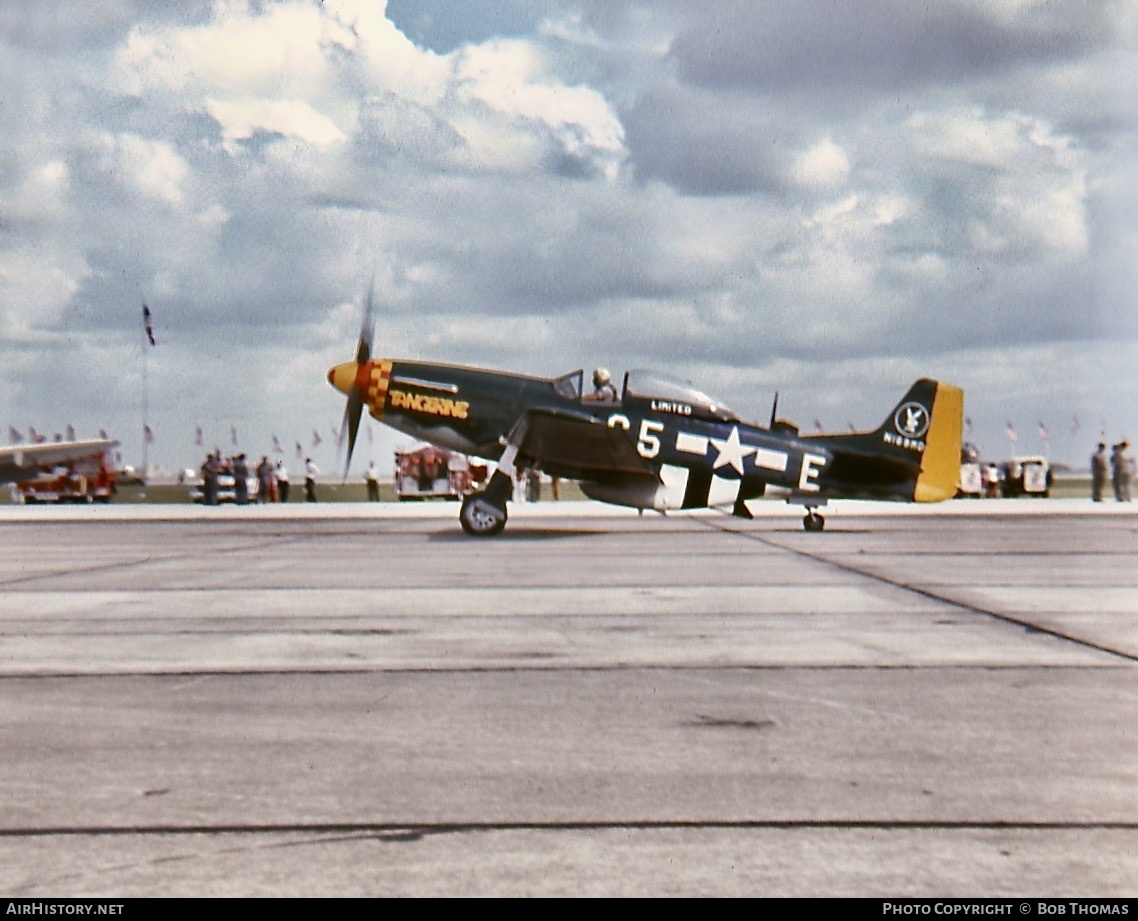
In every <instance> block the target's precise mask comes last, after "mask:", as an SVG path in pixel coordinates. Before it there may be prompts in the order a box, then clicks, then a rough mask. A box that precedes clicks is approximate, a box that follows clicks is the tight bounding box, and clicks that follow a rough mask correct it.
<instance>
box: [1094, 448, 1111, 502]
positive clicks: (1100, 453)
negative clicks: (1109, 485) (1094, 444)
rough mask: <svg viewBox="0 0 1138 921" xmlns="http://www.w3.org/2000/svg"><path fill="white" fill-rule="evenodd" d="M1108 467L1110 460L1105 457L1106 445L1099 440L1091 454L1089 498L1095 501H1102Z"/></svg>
mask: <svg viewBox="0 0 1138 921" xmlns="http://www.w3.org/2000/svg"><path fill="white" fill-rule="evenodd" d="M1109 469H1110V462H1109V461H1108V460H1107V458H1106V445H1104V444H1103V443H1102V442H1101V441H1100V442H1099V445H1098V449H1097V450H1096V451H1095V453H1094V454H1092V455H1091V498H1092V499H1093V500H1094V501H1095V502H1102V494H1103V491H1104V490H1105V489H1106V478H1107V475H1108V471H1109Z"/></svg>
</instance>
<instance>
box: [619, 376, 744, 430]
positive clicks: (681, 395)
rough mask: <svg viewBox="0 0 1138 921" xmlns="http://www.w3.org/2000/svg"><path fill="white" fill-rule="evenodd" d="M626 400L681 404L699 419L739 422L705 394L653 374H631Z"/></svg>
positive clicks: (732, 414)
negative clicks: (700, 417)
mask: <svg viewBox="0 0 1138 921" xmlns="http://www.w3.org/2000/svg"><path fill="white" fill-rule="evenodd" d="M624 397H625V399H629V398H634V399H641V400H655V401H656V402H658V403H659V402H664V403H675V404H682V405H686V406H690V407H691V408H692V410H693V411H695V412H698V413H699V414H700V415H706V416H710V417H711V418H713V419H727V420H730V419H736V418H738V417H737V416H736V415H735V413H733V412H732V411H731V410H730V409H728V408H727V406H725V405H724V404H723V403H722V402H720V401H719V400H715V399H712V398H711V397H709V396H708V395H707V394H706V393H704V392H703V391H701V390H696V389H695V388H694V387H692V386H691V385H690V384H685V383H682V382H680V381H676V380H672V379H671V378H668V377H664V376H662V375H660V374H656V373H655V372H653V371H643V370H635V371H629V372H628V375H627V377H626V378H625V385H624Z"/></svg>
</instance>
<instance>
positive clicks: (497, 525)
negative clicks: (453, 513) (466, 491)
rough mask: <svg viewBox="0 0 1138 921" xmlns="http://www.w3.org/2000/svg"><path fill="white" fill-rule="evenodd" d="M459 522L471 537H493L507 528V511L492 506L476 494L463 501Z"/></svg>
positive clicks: (480, 494) (479, 494)
mask: <svg viewBox="0 0 1138 921" xmlns="http://www.w3.org/2000/svg"><path fill="white" fill-rule="evenodd" d="M458 520H459V522H460V523H461V524H462V530H464V531H465V532H466V533H467V534H469V535H470V536H471V537H493V536H494V535H495V534H499V533H501V531H502V528H504V527H505V526H506V510H505V509H504V508H498V507H497V506H495V505H491V504H490V503H489V502H487V501H486V500H485V499H484V498H483V494H482V493H480V492H476V493H472V494H471V495H469V496H467V497H466V498H465V499H463V500H462V508H461V509H460V510H459V513H458Z"/></svg>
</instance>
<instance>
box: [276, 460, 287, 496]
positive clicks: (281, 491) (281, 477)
mask: <svg viewBox="0 0 1138 921" xmlns="http://www.w3.org/2000/svg"><path fill="white" fill-rule="evenodd" d="M275 480H276V484H277V496H278V497H279V498H280V501H281V502H288V467H286V466H285V462H284V461H283V460H280V461H277V470H276V474H275Z"/></svg>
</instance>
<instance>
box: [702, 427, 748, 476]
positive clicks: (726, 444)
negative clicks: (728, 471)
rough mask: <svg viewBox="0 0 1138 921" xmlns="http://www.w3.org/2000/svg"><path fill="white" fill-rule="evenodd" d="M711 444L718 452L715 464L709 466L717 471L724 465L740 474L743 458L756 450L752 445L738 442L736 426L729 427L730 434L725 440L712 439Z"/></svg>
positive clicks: (737, 428)
mask: <svg viewBox="0 0 1138 921" xmlns="http://www.w3.org/2000/svg"><path fill="white" fill-rule="evenodd" d="M711 443H712V444H713V445H715V450H716V451H718V452H719V456H718V457H717V458H715V463H714V464H712V465H711V469H712V470H718V469H719V468H720V467H722V466H724V465H725V464H730V465H731V466H732V467H734V468H735V470H736V471H737V472H738V473H740V474H742V472H743V458H744V457H746V456H747V455H748V454H754V453H755V451H757V450H758V449H757V448H755V447H754V445H745V444H742V443H741V442H740V441H739V426H737V425H735V426H732V427H731V434H730V435H728V436H727V438H726V439H723V438H712V439H711Z"/></svg>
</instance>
